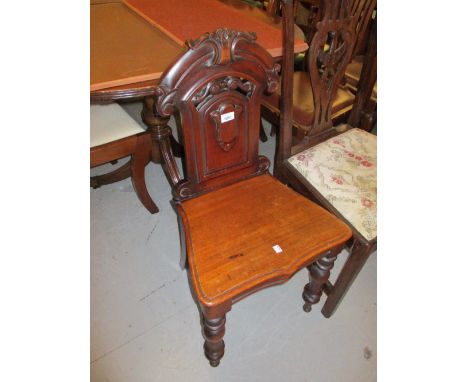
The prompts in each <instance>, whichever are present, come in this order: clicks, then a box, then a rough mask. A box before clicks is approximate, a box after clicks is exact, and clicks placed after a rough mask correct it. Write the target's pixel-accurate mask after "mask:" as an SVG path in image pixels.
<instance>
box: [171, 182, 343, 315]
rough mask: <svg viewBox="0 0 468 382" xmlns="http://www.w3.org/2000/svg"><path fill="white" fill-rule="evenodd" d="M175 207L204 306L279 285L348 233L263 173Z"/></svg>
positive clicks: (235, 298) (196, 285) (334, 219)
mask: <svg viewBox="0 0 468 382" xmlns="http://www.w3.org/2000/svg"><path fill="white" fill-rule="evenodd" d="M230 209H233V210H235V213H229V210H230ZM178 210H179V213H180V216H181V217H182V221H183V225H184V231H185V233H186V237H185V240H186V244H187V256H188V261H189V270H190V273H191V280H192V283H193V286H194V291H195V293H196V296H197V299H198V300H199V301H200V303H201V304H202V305H205V306H212V305H219V304H223V303H225V302H226V301H232V302H235V301H237V300H240V299H241V298H242V297H245V296H246V295H249V294H250V293H251V292H252V291H254V290H258V289H261V288H264V287H267V286H269V285H274V284H279V283H281V282H284V281H285V280H287V279H289V278H290V277H291V276H292V275H293V274H294V273H295V272H297V271H298V270H299V269H301V268H303V267H304V266H306V265H308V264H311V263H312V262H313V261H314V260H316V259H317V257H318V256H319V255H323V253H324V252H326V251H328V250H330V249H332V248H334V247H336V246H337V245H339V244H340V243H343V242H344V241H345V240H347V239H348V238H349V237H350V235H351V231H350V229H349V227H348V226H346V225H345V224H344V223H342V222H341V221H340V220H338V219H336V218H335V217H334V216H333V215H332V214H330V213H329V212H328V211H326V210H325V209H323V208H322V207H319V206H318V205H316V204H315V203H312V202H311V201H309V200H308V199H306V198H305V197H303V196H302V195H299V194H298V193H296V192H295V191H293V190H291V189H290V188H288V187H286V186H285V185H283V184H282V183H280V182H279V181H278V180H276V179H275V178H273V177H272V176H271V175H269V174H265V175H261V176H258V177H254V178H251V179H248V180H245V181H242V182H239V183H236V184H233V185H230V186H228V187H225V188H223V189H220V190H217V191H214V192H211V193H209V194H205V195H202V196H199V197H197V198H194V199H190V200H187V201H183V202H182V203H181V204H180V205H178ZM233 212H234V211H233ZM272 232H274V233H275V234H274V235H272ZM275 246H279V248H280V249H278V247H275ZM275 248H277V250H281V251H282V252H280V253H277V252H276V251H275ZM259 286H261V288H259Z"/></svg>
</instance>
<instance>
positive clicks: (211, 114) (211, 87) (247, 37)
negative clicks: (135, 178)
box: [155, 28, 279, 201]
mask: <svg viewBox="0 0 468 382" xmlns="http://www.w3.org/2000/svg"><path fill="white" fill-rule="evenodd" d="M255 39H256V36H255V34H253V33H243V32H237V31H234V30H230V29H226V28H223V29H218V30H216V31H215V32H213V33H206V34H205V35H203V36H202V37H201V38H199V39H198V40H195V41H193V40H192V41H189V42H188V43H187V45H188V47H189V49H188V51H186V52H185V53H184V54H183V55H182V56H181V57H180V58H179V59H178V61H177V63H176V64H175V65H174V66H172V67H171V68H170V69H169V70H168V71H167V72H166V73H165V74H163V76H162V80H161V82H160V85H159V87H158V88H157V90H156V96H155V97H156V98H155V113H156V114H159V115H161V116H164V117H169V116H170V115H172V114H174V113H175V112H176V111H178V112H179V113H180V117H181V124H182V135H183V137H182V139H183V144H184V147H185V153H186V158H185V160H186V174H185V179H184V180H182V181H180V182H179V183H178V184H176V185H175V187H174V188H173V197H174V199H175V200H176V201H177V200H184V199H189V198H192V197H194V196H197V195H200V194H203V193H205V192H208V191H212V190H214V189H218V188H220V187H223V186H226V185H228V184H231V183H235V182H237V181H239V180H241V179H246V178H248V177H251V176H254V175H259V174H261V173H264V172H266V171H267V170H268V167H269V160H268V159H267V158H266V157H263V156H259V155H258V135H259V127H260V99H261V95H262V93H264V92H265V93H271V92H273V91H274V90H276V88H277V87H278V85H279V76H278V71H279V65H278V64H275V63H274V61H273V59H272V57H271V56H270V55H269V54H268V52H267V51H266V50H264V49H263V48H262V47H261V46H259V45H258V44H256V43H255Z"/></svg>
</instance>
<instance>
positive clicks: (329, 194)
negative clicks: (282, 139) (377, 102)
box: [287, 129, 377, 241]
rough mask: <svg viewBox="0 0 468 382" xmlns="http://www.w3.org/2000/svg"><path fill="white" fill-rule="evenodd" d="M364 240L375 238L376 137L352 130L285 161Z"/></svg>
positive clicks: (358, 130)
mask: <svg viewBox="0 0 468 382" xmlns="http://www.w3.org/2000/svg"><path fill="white" fill-rule="evenodd" d="M287 166H288V167H289V168H291V169H292V170H293V171H294V170H296V171H297V172H298V173H299V174H300V175H301V176H302V177H303V178H305V180H306V181H307V182H308V183H309V184H310V185H312V186H313V187H314V188H315V189H316V190H317V191H318V192H319V193H320V194H321V195H322V196H323V197H324V198H326V199H327V200H328V202H329V203H331V204H332V206H333V207H334V208H335V209H336V210H337V211H338V212H339V213H340V214H341V215H342V216H343V217H344V218H345V219H346V220H347V221H348V222H349V223H350V224H351V225H352V226H353V227H354V228H355V229H356V230H357V231H358V232H359V233H360V234H361V235H362V236H364V238H365V239H367V240H369V241H370V240H372V239H374V238H375V237H376V236H377V137H376V136H375V135H372V134H370V133H367V132H365V131H363V130H360V129H351V130H349V131H347V132H345V133H343V134H340V135H338V136H336V137H333V138H330V139H328V140H327V141H325V142H322V143H320V144H319V145H317V146H314V147H311V148H309V149H307V150H305V151H302V152H300V153H299V154H296V155H294V156H292V157H290V158H289V159H288V161H287Z"/></svg>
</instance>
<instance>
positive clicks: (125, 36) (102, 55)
mask: <svg viewBox="0 0 468 382" xmlns="http://www.w3.org/2000/svg"><path fill="white" fill-rule="evenodd" d="M90 28H91V39H90V56H91V63H90V64H91V71H90V80H91V86H90V90H91V91H94V90H100V89H105V88H110V87H115V86H121V85H126V84H134V83H138V82H142V81H146V80H154V79H157V78H159V77H160V76H161V73H162V72H163V71H164V70H165V69H166V68H167V67H168V66H169V65H170V64H171V63H172V62H173V61H174V58H175V57H177V55H178V54H180V53H181V52H182V51H183V50H184V49H183V48H182V47H181V46H180V45H179V44H177V43H176V42H174V41H173V40H171V39H170V38H168V37H167V36H166V35H165V34H164V33H163V32H161V31H160V30H158V29H157V28H154V27H153V26H152V25H150V24H149V23H147V22H146V21H145V20H143V19H142V18H141V17H139V16H138V15H137V14H135V13H134V12H132V11H131V10H130V9H128V7H126V6H125V5H123V4H120V3H111V4H96V5H91V7H90Z"/></svg>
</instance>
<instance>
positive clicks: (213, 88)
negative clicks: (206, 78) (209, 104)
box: [192, 76, 255, 106]
mask: <svg viewBox="0 0 468 382" xmlns="http://www.w3.org/2000/svg"><path fill="white" fill-rule="evenodd" d="M236 89H240V90H241V91H242V92H243V93H245V95H246V96H247V97H250V96H251V95H252V92H253V91H254V90H255V86H254V85H253V84H252V83H251V82H250V81H248V80H244V79H241V78H237V77H230V76H229V77H223V78H218V79H217V80H215V81H212V82H210V83H208V84H206V85H205V86H203V88H201V89H200V91H199V92H197V93H196V94H195V95H194V96H193V97H192V102H193V104H194V105H195V106H197V105H198V104H200V103H201V102H203V101H204V100H205V99H206V98H208V97H209V96H212V95H215V94H219V93H222V92H224V91H227V90H236Z"/></svg>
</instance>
